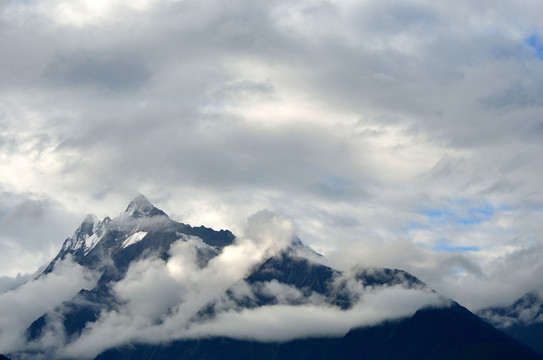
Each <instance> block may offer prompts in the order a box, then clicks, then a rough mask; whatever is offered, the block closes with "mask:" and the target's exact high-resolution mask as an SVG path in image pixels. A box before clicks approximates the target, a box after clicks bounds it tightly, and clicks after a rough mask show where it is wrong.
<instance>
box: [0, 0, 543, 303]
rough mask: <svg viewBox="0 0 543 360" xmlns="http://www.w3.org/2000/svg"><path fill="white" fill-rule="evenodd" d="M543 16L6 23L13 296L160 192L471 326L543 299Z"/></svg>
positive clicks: (286, 5) (408, 7)
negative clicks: (303, 247)
mask: <svg viewBox="0 0 543 360" xmlns="http://www.w3.org/2000/svg"><path fill="white" fill-rule="evenodd" d="M542 11H543V5H541V4H539V3H537V2H529V1H521V2H515V3H514V4H513V3H511V4H506V3H503V2H502V3H499V4H497V3H486V2H484V3H481V2H477V3H474V2H473V1H464V0H462V1H457V2H455V3H454V4H452V3H445V2H439V3H438V2H435V1H426V0H425V1H416V2H413V1H408V2H405V1H389V2H386V3H374V2H367V1H365V2H356V1H306V0H300V1H298V0H296V1H288V2H286V1H266V2H254V1H247V0H239V1H234V2H231V3H230V4H229V6H228V7H226V6H224V4H223V2H221V1H213V0H211V1H206V2H205V5H203V4H202V3H201V2H196V1H169V0H152V1H130V2H127V1H120V0H116V1H110V2H105V1H92V2H89V1H83V0H72V1H64V0H47V1H40V2H2V3H1V4H0V46H1V47H2V48H3V49H7V52H9V56H4V57H2V58H1V59H0V77H1V78H2V83H1V84H0V108H1V109H2V110H1V111H0V129H1V130H0V173H1V174H2V177H1V179H0V190H1V191H2V194H1V195H0V200H1V202H2V204H0V224H2V228H1V229H0V243H1V245H2V249H5V251H3V252H2V254H0V259H1V260H2V261H0V264H1V266H0V276H7V277H8V278H10V279H14V278H15V277H16V276H17V274H18V273H21V274H25V273H28V274H30V273H33V272H34V271H35V270H36V269H37V268H38V267H39V266H40V265H43V264H44V263H45V262H47V259H49V258H50V257H51V256H53V255H54V253H55V252H56V251H57V250H58V248H59V247H60V246H61V244H62V240H63V239H64V236H65V235H64V234H69V233H71V231H73V228H74V227H75V226H77V224H78V223H77V219H80V218H82V217H83V216H84V215H85V214H86V213H88V212H96V213H97V214H98V215H99V216H100V217H101V218H102V217H104V216H105V215H108V214H111V213H112V212H113V210H112V209H116V208H117V206H118V204H119V203H123V202H126V201H127V200H128V199H131V198H132V197H133V195H134V194H135V193H138V192H140V193H145V194H147V195H148V196H149V197H150V198H152V199H156V200H157V201H158V203H159V204H160V207H161V208H163V209H164V210H165V211H166V212H167V213H168V214H170V215H171V216H172V218H174V219H176V220H180V221H183V222H185V223H189V224H192V225H196V226H197V225H200V224H203V225H206V226H210V227H214V228H217V229H220V228H225V229H231V230H233V231H234V232H235V233H239V232H241V230H242V228H243V225H242V224H243V222H244V219H245V217H246V215H247V214H251V213H254V212H255V211H257V210H258V209H262V208H269V209H272V210H273V211H276V212H278V213H284V214H288V215H289V216H290V217H292V218H293V219H294V224H293V226H294V227H295V228H296V232H297V234H299V235H300V237H301V238H302V239H303V240H304V241H305V242H306V243H308V244H309V245H311V246H312V247H313V248H315V249H316V250H318V251H319V252H320V253H323V254H325V255H330V256H329V257H330V259H331V260H333V261H335V262H336V263H337V264H341V265H342V266H347V267H348V265H351V264H353V263H354V262H362V263H367V264H369V265H376V266H386V267H398V268H402V269H405V270H407V271H410V272H412V273H413V274H415V275H417V276H418V277H420V278H421V279H422V280H424V281H426V282H428V283H429V284H430V285H431V286H432V287H433V288H435V289H437V290H439V291H442V292H443V293H445V294H447V295H451V296H453V297H454V298H455V299H457V300H460V301H461V302H462V303H463V304H466V305H468V306H469V307H470V308H471V309H475V308H480V307H483V306H485V305H488V304H491V303H494V302H499V301H503V302H504V303H506V302H507V301H506V300H511V299H512V298H514V297H518V296H520V295H522V294H523V293H524V292H526V291H528V290H531V289H533V288H538V287H543V283H541V281H540V280H538V279H537V278H536V277H534V276H532V275H531V273H530V272H528V271H525V270H524V265H522V264H524V263H523V262H527V263H528V264H529V268H530V269H531V270H533V271H538V270H539V269H541V267H542V266H543V262H542V260H541V259H542V257H541V256H539V257H535V256H534V257H532V256H530V255H529V254H530V253H533V254H539V252H540V246H539V244H540V240H541V236H540V234H541V229H540V226H539V224H541V223H542V220H543V211H542V210H541V209H542V204H543V194H542V193H541V189H540V184H541V179H542V177H543V168H542V163H541V161H540V154H541V152H542V150H543V149H542V142H541V135H542V131H541V129H542V128H543V127H542V123H541V120H540V119H541V118H542V116H541V115H542V107H541V100H540V96H539V92H540V89H541V86H540V85H539V84H541V83H542V82H541V80H542V78H543V67H542V66H541V65H542V62H541V61H542V59H541V45H540V43H541V38H542V37H543V27H542V25H541V21H540V19H539V17H538V16H537V14H540V13H541V12H542ZM529 39H535V40H532V41H530V40H529ZM538 44H539V45H538ZM10 194H11V195H10ZM13 199H17V200H13ZM26 200H29V201H30V202H25V201H26ZM47 204H49V205H51V204H54V206H49V205H47ZM489 209H492V211H490V210H489ZM477 211H479V212H477ZM432 214H433V215H432ZM436 214H442V215H440V216H437V215H436ZM447 214H450V215H447ZM12 215H17V216H12ZM26 215H27V216H26ZM29 219H31V220H32V219H33V220H36V221H34V222H32V221H30V222H28V221H27V220H29ZM40 219H42V220H40ZM4 225H5V226H4ZM40 234H41V235H40ZM38 235H39V236H38ZM263 241H264V243H266V241H265V240H263ZM23 244H24V245H25V246H23ZM443 244H445V245H446V246H443ZM403 250H405V251H403ZM354 254H356V256H355V255H354ZM355 260H356V261H355ZM496 264H499V266H498V265H496ZM159 265H160V266H162V265H161V264H159V263H152V264H149V266H159ZM500 266H501V267H500ZM134 271H135V270H134ZM134 276H135V275H134ZM142 276H143V275H142ZM504 279H507V284H506V285H504ZM6 281H8V280H6ZM9 281H11V280H9ZM163 281H170V280H169V279H168V278H164V279H163ZM172 281H173V280H172ZM119 291H120V292H123V291H125V294H126V296H128V294H129V293H130V288H129V287H127V288H124V289H122V288H119ZM182 294H183V291H181V290H180V292H179V293H172V294H169V295H168V299H170V300H168V301H166V303H164V304H163V306H167V305H168V304H169V302H170V301H174V300H175V299H177V298H178V297H182V296H183V295H182ZM506 298H507V299H506ZM141 301H142V303H141V306H143V304H144V303H145V301H144V300H143V299H141Z"/></svg>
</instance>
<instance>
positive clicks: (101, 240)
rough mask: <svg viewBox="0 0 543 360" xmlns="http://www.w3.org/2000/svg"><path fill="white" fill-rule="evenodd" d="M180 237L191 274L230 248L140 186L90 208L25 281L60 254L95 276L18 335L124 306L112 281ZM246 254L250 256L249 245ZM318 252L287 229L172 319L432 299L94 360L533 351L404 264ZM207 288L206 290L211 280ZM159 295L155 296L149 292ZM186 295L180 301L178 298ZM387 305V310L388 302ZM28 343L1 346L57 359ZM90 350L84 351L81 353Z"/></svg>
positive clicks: (165, 253)
mask: <svg viewBox="0 0 543 360" xmlns="http://www.w3.org/2000/svg"><path fill="white" fill-rule="evenodd" d="M180 243H181V244H184V245H185V247H183V251H185V252H186V251H188V252H189V253H192V252H193V253H194V254H195V255H194V256H195V264H196V268H195V269H194V270H193V271H202V274H204V273H205V270H206V269H208V267H209V266H217V262H216V261H215V260H214V259H215V258H217V259H219V258H220V256H221V255H222V254H223V253H225V251H226V250H227V249H230V250H231V248H230V246H240V245H239V244H237V239H236V238H235V236H234V235H233V234H232V233H231V232H230V231H227V230H221V231H215V230H213V229H210V228H206V227H203V226H200V227H191V226H190V225H186V224H182V223H178V222H175V221H173V220H171V219H170V218H169V217H168V216H167V215H166V214H165V213H164V212H163V211H162V210H160V209H158V208H156V207H154V206H153V205H152V204H151V203H150V202H149V201H148V200H147V199H146V198H145V197H144V196H142V195H140V196H138V197H136V198H135V199H134V200H133V201H132V202H131V203H130V204H129V205H128V207H127V208H126V210H125V212H123V213H122V214H121V215H119V216H118V217H116V218H115V219H111V218H109V217H106V218H104V219H103V220H102V221H99V220H98V219H97V218H96V217H95V216H93V215H89V216H87V217H86V218H85V219H84V221H83V222H82V224H81V225H80V226H79V227H78V229H77V230H76V231H75V232H74V234H73V236H72V237H70V238H68V239H66V240H65V242H64V244H63V246H62V248H61V250H60V251H59V253H58V254H57V256H56V257H55V258H54V259H53V260H52V261H51V263H50V264H49V265H48V266H47V267H46V268H45V269H44V271H43V272H42V273H41V274H40V275H39V276H38V277H37V279H36V280H37V281H39V279H40V277H45V276H48V274H50V273H52V272H54V271H55V266H56V265H57V264H58V263H60V262H62V261H65V260H70V259H71V261H73V262H74V263H76V264H78V265H79V266H81V267H83V268H85V269H87V270H88V271H90V272H91V273H92V274H94V275H95V276H96V279H97V280H96V283H95V285H94V286H93V287H92V288H88V289H81V290H80V291H79V293H78V294H76V295H75V296H74V297H73V298H72V299H70V300H68V301H65V302H63V303H62V304H61V305H60V306H57V307H56V308H55V309H54V310H52V311H49V312H47V313H45V314H43V315H42V316H40V317H39V318H37V319H36V320H35V321H34V322H33V323H32V324H31V325H30V326H29V328H28V329H27V332H26V338H27V341H29V344H31V343H32V344H41V343H46V340H47V338H48V336H50V334H51V329H52V328H54V329H58V328H59V326H60V328H61V330H60V331H61V332H62V334H63V336H64V338H65V342H66V344H65V345H63V346H67V345H70V344H73V343H74V342H76V341H77V340H78V339H80V338H81V337H82V336H83V335H88V333H89V331H91V330H92V328H93V326H95V325H96V324H98V323H100V321H101V320H103V319H104V317H105V316H107V314H123V313H126V306H127V300H126V299H124V298H122V297H119V294H118V292H117V291H116V288H117V287H118V286H119V284H122V283H123V281H125V278H126V276H127V273H128V271H129V269H130V267H131V266H134V264H137V263H139V262H141V261H145V260H146V259H147V260H149V259H160V260H161V261H163V262H162V264H165V265H166V266H167V265H171V264H170V263H169V260H170V258H171V257H172V256H176V255H175V254H174V253H172V247H173V246H174V244H180ZM264 253H265V254H268V253H267V252H264ZM245 256H250V253H247V254H246V255H245ZM319 257H320V255H318V254H316V253H315V252H314V251H312V250H311V249H309V248H307V247H306V246H305V245H303V243H302V242H301V241H300V239H298V238H297V237H296V236H293V237H292V238H291V239H290V241H289V242H287V244H286V246H285V247H283V248H282V249H280V250H278V251H276V252H275V253H274V252H271V253H270V254H269V255H266V256H264V257H263V258H262V259H261V260H260V261H258V262H256V263H255V264H254V265H253V266H251V267H250V268H249V269H248V271H246V272H245V273H244V274H243V275H242V277H241V278H239V279H238V280H236V281H233V282H232V283H231V284H230V285H229V286H227V287H225V289H224V291H222V290H221V291H218V292H217V294H216V295H213V296H207V297H206V296H204V297H202V298H201V300H198V301H199V302H196V303H194V304H195V305H194V304H192V305H194V309H193V310H190V311H194V312H193V313H191V312H188V313H186V314H185V313H180V314H181V315H182V318H185V319H186V320H185V323H179V325H178V326H179V329H178V331H185V330H187V329H189V330H190V329H191V327H196V328H197V327H198V326H204V328H205V326H206V325H209V324H214V321H218V320H216V319H219V320H220V319H222V318H221V316H223V315H225V314H226V315H230V316H234V315H235V316H244V314H246V313H247V312H251V311H253V313H252V314H255V312H258V311H260V310H265V311H268V310H270V309H274V307H276V306H288V307H290V308H293V309H297V308H296V307H297V306H305V307H310V308H311V309H314V311H318V310H319V309H321V310H322V309H324V310H325V311H338V314H342V313H348V312H349V311H351V312H352V313H353V314H355V312H353V311H356V310H361V309H362V310H363V307H364V304H366V303H365V302H364V301H367V298H368V297H369V298H371V296H375V294H383V293H386V291H385V290H386V289H390V290H393V291H394V292H391V294H392V295H390V296H399V297H400V298H399V303H398V304H401V301H402V298H401V297H402V296H404V295H405V296H411V295H412V294H413V293H416V294H419V295H420V296H423V297H424V299H427V300H425V301H428V299H432V301H431V302H430V303H421V304H420V308H419V309H418V310H417V309H416V308H413V312H409V311H408V310H406V312H400V313H398V314H399V315H398V314H396V315H390V316H388V315H387V314H384V315H382V316H383V320H382V321H377V322H376V323H372V324H371V325H367V326H353V327H352V328H350V329H346V332H345V334H344V335H341V334H339V335H334V336H332V335H329V336H325V337H323V336H315V335H312V336H310V335H307V336H304V335H303V334H302V335H297V336H295V337H294V338H291V339H289V338H288V337H287V338H285V339H283V340H274V339H275V338H273V337H272V338H271V339H270V340H266V341H261V340H258V338H252V336H251V334H250V333H248V334H247V336H248V337H247V338H244V336H245V335H244V336H242V337H241V338H240V337H236V336H234V337H229V336H221V335H213V333H210V334H208V335H205V334H204V335H199V336H197V337H196V338H194V337H193V336H192V337H186V338H185V337H184V336H178V337H177V338H175V337H173V338H171V337H170V338H168V340H167V341H166V340H149V341H148V342H147V341H142V340H141V339H140V340H137V339H134V340H130V341H128V340H127V341H125V342H124V343H122V342H121V343H120V344H119V345H116V346H106V347H105V349H106V350H105V351H104V352H103V353H101V354H99V355H98V356H97V357H96V359H189V358H190V359H215V358H221V359H230V358H231V359H234V358H235V359H254V358H260V359H295V358H296V359H310V358H311V359H470V358H473V359H475V358H478V359H491V358H492V359H506V358H507V359H542V358H543V357H541V356H540V355H539V354H537V353H536V352H534V351H533V350H531V349H530V348H528V347H527V346H524V345H521V344H520V343H518V342H517V341H515V340H513V339H512V338H510V337H508V336H507V335H505V334H503V333H502V332H500V331H499V330H496V329H495V328H493V327H492V326H490V325H488V324H487V323H485V322H483V321H482V320H480V319H479V318H478V317H477V316H475V315H473V314H472V313H471V312H469V311H468V310H467V309H465V308H463V307H461V306H460V305H458V304H457V303H455V302H453V301H451V300H449V299H446V298H444V297H442V296H440V295H439V294H436V293H435V292H434V291H433V290H432V289H430V288H429V287H428V286H427V285H426V284H424V283H423V282H421V281H420V280H419V279H417V278H416V277H415V276H413V275H411V274H409V273H407V272H405V271H402V270H398V269H386V268H364V267H359V268H356V269H352V270H351V271H350V272H342V271H338V270H335V269H332V268H330V267H328V266H325V265H323V264H321V263H320V262H319ZM174 260H176V261H177V260H178V259H177V258H175V259H174ZM240 260H242V261H244V260H243V259H241V258H240ZM209 264H211V265H209ZM227 264H229V263H227ZM232 265H234V264H233V263H232ZM219 269H220V271H225V272H228V271H229V270H230V268H229V267H228V266H227V267H222V268H219ZM174 270H175V269H174ZM172 271H173V270H172ZM205 274H207V273H205ZM217 275H220V272H219V273H216V272H210V273H209V274H208V275H206V276H217ZM199 276H201V275H199ZM202 280H205V281H208V280H210V279H208V278H202ZM211 280H212V279H211ZM226 285H228V284H226ZM187 286H188V285H187ZM209 289H212V290H214V291H217V290H216V289H215V287H214V286H211V287H210V288H209ZM209 289H207V290H206V289H205V288H198V287H197V288H196V289H195V290H192V291H194V292H195V294H192V293H191V294H189V295H194V296H197V295H198V292H203V293H205V291H209ZM143 291H145V289H144V290H143ZM160 296H161V295H160V294H157V298H156V299H157V301H158V300H160ZM186 296H188V295H185V297H186ZM185 297H182V298H181V300H180V301H185V300H183V299H185ZM406 301H407V300H406ZM182 304H183V303H181V304H177V305H175V304H174V305H171V306H170V307H169V309H168V310H167V311H166V312H165V313H164V314H163V315H162V317H160V318H156V319H151V320H152V322H151V325H149V326H160V325H161V324H162V323H163V322H166V321H167V320H168V317H172V316H173V315H175V314H178V313H179V311H180V310H179V309H180V307H181V306H182ZM425 304H426V305H425ZM374 305H375V304H374ZM377 305H379V304H378V303H377ZM391 310H393V312H394V311H396V309H394V308H391ZM172 314H173V315H172ZM172 318H173V317H172ZM277 321H279V320H277ZM263 326H264V325H263ZM323 326H325V327H326V325H323ZM263 330H266V329H263ZM55 331H57V330H55ZM324 333H326V331H325V332H324ZM123 344H124V345H123ZM97 346H102V345H100V344H98V345H97ZM102 347H103V346H102ZM31 348H32V349H30V348H29V349H27V350H21V351H20V352H17V353H13V354H9V355H10V356H12V357H13V359H33V358H36V359H38V358H49V359H55V358H62V357H64V358H65V357H66V355H62V349H59V348H39V347H36V346H34V345H33V346H32V347H31ZM98 348H99V349H100V347H98ZM97 353H98V352H96V354H97ZM83 357H85V356H83ZM92 357H94V355H92V356H87V357H86V358H92Z"/></svg>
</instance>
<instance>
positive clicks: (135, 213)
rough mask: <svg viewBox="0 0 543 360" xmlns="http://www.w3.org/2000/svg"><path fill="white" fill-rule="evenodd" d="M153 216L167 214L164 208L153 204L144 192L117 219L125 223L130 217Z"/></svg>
mask: <svg viewBox="0 0 543 360" xmlns="http://www.w3.org/2000/svg"><path fill="white" fill-rule="evenodd" d="M152 216H167V215H166V213H164V212H163V211H162V210H160V209H158V208H156V207H154V206H153V204H151V202H150V201H149V200H147V198H146V197H145V196H143V195H142V194H139V195H138V196H136V197H135V198H134V199H133V200H132V201H131V202H130V204H128V207H127V208H126V210H125V211H124V213H122V214H120V215H119V216H118V217H117V218H115V221H117V222H119V223H123V222H124V221H126V220H128V219H132V220H133V219H138V218H142V217H152Z"/></svg>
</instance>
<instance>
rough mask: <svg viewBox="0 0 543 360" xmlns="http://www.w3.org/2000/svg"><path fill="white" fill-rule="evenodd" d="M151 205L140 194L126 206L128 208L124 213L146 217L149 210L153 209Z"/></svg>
mask: <svg viewBox="0 0 543 360" xmlns="http://www.w3.org/2000/svg"><path fill="white" fill-rule="evenodd" d="M153 207H154V206H153V204H151V202H150V201H149V200H147V198H146V197H145V196H143V195H142V194H139V195H138V196H136V197H135V198H134V200H132V201H131V202H130V204H128V207H127V208H126V210H125V212H126V213H130V214H134V213H135V212H139V213H140V214H145V215H148V214H149V213H150V212H151V210H152V209H153Z"/></svg>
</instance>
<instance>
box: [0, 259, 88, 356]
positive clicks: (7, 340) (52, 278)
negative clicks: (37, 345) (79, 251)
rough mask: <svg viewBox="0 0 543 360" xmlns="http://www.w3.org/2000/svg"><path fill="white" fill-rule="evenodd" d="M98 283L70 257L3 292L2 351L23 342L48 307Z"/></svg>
mask: <svg viewBox="0 0 543 360" xmlns="http://www.w3.org/2000/svg"><path fill="white" fill-rule="evenodd" d="M95 284H96V279H94V278H93V275H92V274H91V273H89V272H88V271H87V270H85V269H84V268H83V267H81V266H80V265H78V264H75V263H73V262H71V260H70V259H67V260H64V261H61V262H59V263H57V265H56V266H55V268H54V271H53V272H51V273H49V274H47V275H45V276H42V277H40V278H38V279H34V280H30V281H28V282H27V283H25V284H24V285H21V286H20V287H18V288H17V289H15V290H11V291H8V292H5V293H3V294H1V295H0V348H1V349H2V352H10V351H14V350H18V349H19V347H20V346H24V341H23V340H22V336H23V334H24V332H25V330H26V329H27V328H28V327H29V326H30V325H31V324H32V322H34V320H36V319H38V318H39V317H40V316H41V315H42V314H44V313H46V312H47V311H50V310H53V309H54V308H55V307H56V306H59V305H60V304H61V303H62V301H65V300H69V299H71V298H72V297H73V296H74V295H76V294H77V293H78V292H79V291H80V290H81V289H84V288H92V287H94V285H95Z"/></svg>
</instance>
